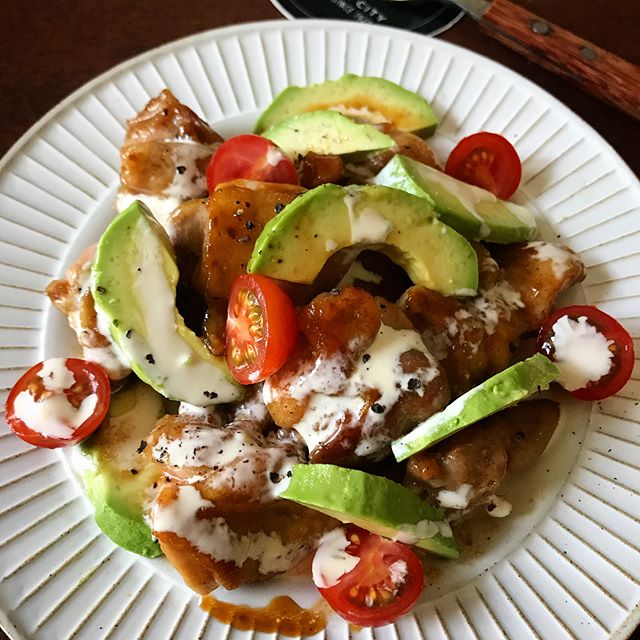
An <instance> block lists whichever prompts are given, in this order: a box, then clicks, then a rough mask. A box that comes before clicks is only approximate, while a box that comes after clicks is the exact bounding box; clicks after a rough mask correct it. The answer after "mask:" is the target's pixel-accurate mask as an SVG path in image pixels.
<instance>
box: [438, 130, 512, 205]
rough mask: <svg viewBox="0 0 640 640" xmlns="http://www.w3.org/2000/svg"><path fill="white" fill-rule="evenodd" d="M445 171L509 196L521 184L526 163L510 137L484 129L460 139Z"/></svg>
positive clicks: (488, 189)
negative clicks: (523, 163) (523, 167)
mask: <svg viewBox="0 0 640 640" xmlns="http://www.w3.org/2000/svg"><path fill="white" fill-rule="evenodd" d="M444 171H445V173H448V174H449V175H450V176H453V177H454V178H457V179H458V180H462V181H463V182H467V183H469V184H474V185H476V186H477V187H482V188H483V189H486V190H487V191H491V193H493V194H494V195H496V196H497V197H498V198H502V199H503V200H506V199H507V198H510V197H511V196H512V195H513V194H514V193H515V190H516V189H517V188H518V185H519V184H520V178H521V177H522V164H521V163H520V158H519V157H518V152H517V151H516V150H515V149H514V148H513V145H512V144H511V143H510V142H509V141H508V140H507V139H506V138H503V137H502V136H500V135H498V134H497V133H488V132H486V131H483V132H481V133H474V134H473V135H471V136H467V137H466V138H463V139H462V140H460V142H458V144H457V145H456V146H455V147H454V149H453V151H452V152H451V154H450V155H449V158H448V159H447V164H446V166H445V168H444Z"/></svg>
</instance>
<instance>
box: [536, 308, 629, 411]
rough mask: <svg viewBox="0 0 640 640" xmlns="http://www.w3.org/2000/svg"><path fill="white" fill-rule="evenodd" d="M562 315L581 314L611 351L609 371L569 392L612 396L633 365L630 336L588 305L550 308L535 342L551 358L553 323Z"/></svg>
mask: <svg viewBox="0 0 640 640" xmlns="http://www.w3.org/2000/svg"><path fill="white" fill-rule="evenodd" d="M563 316H568V317H569V318H571V319H572V320H577V319H578V318H581V317H585V318H586V319H587V322H588V323H589V324H590V325H592V326H594V327H595V328H596V329H597V330H598V331H599V332H600V333H601V334H602V335H603V336H604V337H605V338H606V339H607V340H612V341H613V344H612V345H611V346H610V347H609V349H610V351H611V352H612V353H613V358H612V360H611V370H610V371H609V373H607V375H605V376H603V377H602V378H600V380H596V381H594V382H589V383H588V384H587V386H586V387H584V388H583V389H576V390H575V391H570V392H569V393H570V394H571V395H572V396H573V397H574V398H578V399H580V400H592V401H593V400H602V399H603V398H608V397H609V396H612V395H614V394H615V393H617V392H618V391H620V389H622V387H624V385H625V384H626V383H627V381H628V380H629V378H630V377H631V372H632V371H633V364H634V354H633V339H632V338H631V336H630V335H629V332H628V331H627V330H626V329H625V328H624V327H623V326H622V325H621V324H620V323H619V322H618V321H617V320H616V319H615V318H612V317H611V316H610V315H608V314H606V313H605V312H604V311H600V309H597V308H596V307H592V306H590V305H572V306H569V307H563V308H562V309H557V310H556V311H554V312H553V313H552V314H551V315H550V316H549V317H548V318H547V319H546V320H545V322H544V324H543V325H542V327H541V328H540V331H539V332H538V339H537V342H536V348H537V350H538V351H539V352H540V353H542V354H544V355H545V356H547V357H548V358H550V359H551V360H555V356H554V346H553V342H552V340H551V339H552V337H553V325H554V324H555V323H556V322H557V321H558V320H559V319H560V318H562V317H563Z"/></svg>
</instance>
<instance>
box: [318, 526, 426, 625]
mask: <svg viewBox="0 0 640 640" xmlns="http://www.w3.org/2000/svg"><path fill="white" fill-rule="evenodd" d="M345 529H346V531H345V533H346V536H347V539H348V540H349V541H351V543H350V544H349V546H347V548H346V552H347V553H348V554H349V555H353V556H358V557H359V558H360V562H358V564H357V565H356V566H355V567H354V568H353V569H352V570H351V571H349V572H348V573H345V574H344V575H342V576H341V577H340V579H339V580H338V583H337V584H336V585H334V586H332V587H318V590H319V591H320V593H321V594H322V596H323V597H324V599H325V600H326V601H327V602H328V603H329V605H330V606H331V608H332V609H333V610H334V611H335V612H336V613H337V614H338V615H340V616H341V617H342V618H344V619H345V620H346V621H347V622H350V623H351V624H357V625H359V626H361V627H380V626H383V625H385V624H390V623H391V622H394V621H395V620H397V619H398V618H400V617H402V616H403V615H405V614H406V613H408V612H409V611H411V609H412V608H413V607H414V605H415V604H416V602H417V601H418V598H419V597H420V594H421V593H422V589H423V587H424V569H423V567H422V562H421V561H420V558H418V556H417V555H416V554H415V553H414V552H413V551H412V550H411V549H410V548H409V547H408V546H406V545H404V544H402V543H400V542H395V541H393V540H389V539H387V538H382V537H381V536H378V535H376V534H374V533H370V532H369V531H365V530H364V529H361V528H359V527H356V526H355V525H352V524H349V525H346V527H345ZM398 561H401V562H404V563H405V565H406V574H405V577H404V579H403V581H402V582H401V583H400V585H399V586H398V585H397V584H396V583H394V582H393V580H392V579H391V578H390V576H391V572H390V571H389V567H390V566H392V565H393V564H394V563H395V562H398ZM372 589H373V590H374V592H375V593H376V597H375V599H374V601H373V602H374V603H373V604H372V605H369V604H367V603H366V601H365V596H366V594H368V593H371V590H372Z"/></svg>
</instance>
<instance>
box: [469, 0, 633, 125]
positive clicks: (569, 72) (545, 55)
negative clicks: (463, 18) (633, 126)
mask: <svg viewBox="0 0 640 640" xmlns="http://www.w3.org/2000/svg"><path fill="white" fill-rule="evenodd" d="M534 24H539V25H541V26H543V28H544V29H545V31H543V32H542V33H536V32H535V31H534V30H533V29H532V25H534ZM480 26H481V27H482V28H483V29H484V30H486V31H487V33H489V34H490V35H492V36H493V37H494V38H497V39H498V40H500V41H501V42H502V43H504V44H506V45H507V46H508V47H511V48H512V49H514V50H515V51H517V52H519V53H521V54H523V55H525V56H527V57H528V58H529V59H530V60H532V61H534V62H536V63H537V64H540V65H542V66H543V67H545V68H547V69H550V70H551V71H553V72H554V73H557V74H559V75H561V76H563V77H565V78H567V79H569V80H571V81H572V82H574V83H575V84H577V85H578V86H579V87H580V88H581V89H583V90H584V91H586V92H587V93H590V94H591V95H594V96H597V97H599V98H600V99H602V100H605V101H607V102H610V103H611V104H613V105H614V106H616V107H618V108H619V109H622V110H623V111H625V112H626V113H628V114H629V115H631V116H633V117H634V118H636V119H638V120H640V66H638V65H636V64H633V63H632V62H629V61H627V60H624V59H623V58H621V57H619V56H617V55H615V54H614V53H611V52H610V51H607V50H606V49H603V48H601V47H599V46H598V45H596V44H595V43H593V42H590V41H588V40H585V39H584V38H582V37H579V36H577V35H575V34H574V33H571V32H570V31H567V30H566V29H563V28H562V27H560V26H558V25H556V24H554V23H552V22H550V21H549V20H548V19H543V18H542V17H541V16H539V15H536V14H535V13H532V12H531V11H529V10H528V9H526V8H524V7H521V6H519V5H517V4H515V3H514V2H512V1H511V0H493V2H492V3H491V6H490V8H489V10H488V11H487V12H486V13H485V14H484V16H483V17H482V21H481V22H480Z"/></svg>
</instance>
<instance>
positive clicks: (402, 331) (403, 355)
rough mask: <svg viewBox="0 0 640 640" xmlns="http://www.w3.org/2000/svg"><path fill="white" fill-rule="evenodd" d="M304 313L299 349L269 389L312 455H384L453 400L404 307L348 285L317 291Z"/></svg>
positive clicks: (335, 458) (328, 458)
mask: <svg viewBox="0 0 640 640" xmlns="http://www.w3.org/2000/svg"><path fill="white" fill-rule="evenodd" d="M298 319H299V325H300V336H299V339H298V343H297V345H296V348H295V350H294V352H293V354H292V356H291V357H290V358H289V360H288V361H287V362H286V363H285V365H284V366H283V367H282V368H281V369H280V370H279V371H277V372H276V373H275V374H274V375H272V376H271V377H270V378H268V379H267V380H266V382H265V384H264V389H263V396H264V399H265V403H266V405H267V408H268V409H269V412H270V413H271V416H272V418H273V419H274V421H275V423H276V424H277V425H279V426H280V427H285V428H287V429H295V430H297V431H298V433H299V434H300V435H301V436H302V437H303V439H304V441H305V442H306V444H307V447H308V448H309V457H310V460H311V462H325V463H334V464H343V465H362V463H363V461H365V460H379V459H381V458H383V457H384V456H385V455H386V454H387V453H388V451H389V444H390V442H391V441H392V440H393V439H395V438H397V437H399V436H400V435H402V434H404V433H406V432H407V431H408V430H409V429H411V428H412V427H414V426H415V425H416V424H418V423H419V422H420V421H422V420H425V419H426V418H428V417H429V416H430V415H432V414H433V413H435V412H436V411H438V410H440V409H442V408H443V407H444V406H445V405H446V403H447V402H448V400H449V386H448V384H447V380H446V378H445V376H444V374H443V372H442V369H441V368H440V366H439V365H438V363H437V361H436V359H435V358H434V357H433V356H432V355H431V354H430V353H429V351H428V350H427V348H426V346H425V345H424V343H423V342H422V340H421V338H420V336H419V335H418V333H417V332H416V331H415V330H414V329H413V327H412V326H411V323H410V322H409V321H408V320H407V318H406V316H405V315H404V313H403V312H402V311H401V310H400V309H399V308H398V307H397V306H395V305H393V304H391V303H389V302H386V301H385V300H383V299H382V298H374V297H373V296H372V295H370V294H368V293H366V292H365V291H362V290H360V289H355V288H351V287H347V288H345V289H342V290H338V289H336V290H334V291H332V292H330V293H323V294H321V295H319V296H317V297H316V298H314V300H313V301H312V302H311V303H310V304H309V305H307V306H306V307H303V308H302V309H301V310H300V311H299V314H298Z"/></svg>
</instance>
